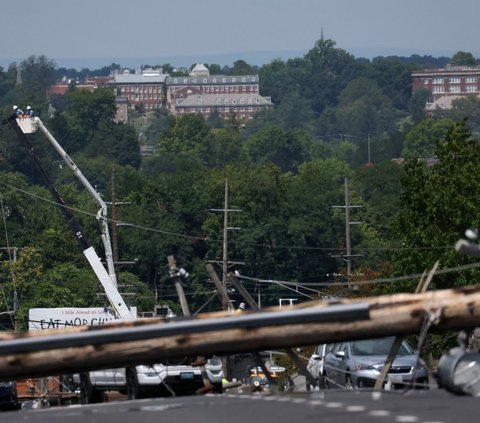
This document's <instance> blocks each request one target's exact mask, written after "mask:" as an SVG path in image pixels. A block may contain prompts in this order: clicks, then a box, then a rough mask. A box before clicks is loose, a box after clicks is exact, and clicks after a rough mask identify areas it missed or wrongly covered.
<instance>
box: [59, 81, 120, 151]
mask: <svg viewBox="0 0 480 423" xmlns="http://www.w3.org/2000/svg"><path fill="white" fill-rule="evenodd" d="M66 95H67V98H68V106H67V109H66V111H65V113H64V116H63V118H64V119H65V121H66V122H65V123H66V125H65V124H64V123H62V125H60V126H59V125H56V119H54V120H53V121H52V124H53V129H54V130H57V129H59V128H63V129H64V130H66V131H65V132H63V133H62V132H61V133H60V134H59V139H61V140H62V146H63V147H64V148H65V149H66V150H68V151H69V153H70V154H73V153H74V152H76V151H78V150H81V149H83V148H84V147H85V146H86V145H88V144H89V143H90V141H91V139H92V138H93V136H94V134H95V131H96V130H97V129H99V127H100V125H101V124H111V123H112V122H113V119H114V118H115V114H116V110H117V107H116V105H115V95H114V93H113V91H112V90H111V89H110V88H98V89H96V90H94V91H92V92H89V91H86V90H75V91H72V92H70V93H68V94H66Z"/></svg>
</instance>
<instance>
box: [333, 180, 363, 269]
mask: <svg viewBox="0 0 480 423" xmlns="http://www.w3.org/2000/svg"><path fill="white" fill-rule="evenodd" d="M344 192H345V205H344V206H332V207H333V208H342V209H345V249H346V251H345V252H346V254H342V255H340V257H342V258H343V259H344V260H345V262H346V263H347V278H348V277H350V276H351V275H352V257H353V255H352V242H351V237H350V226H351V225H357V224H359V223H360V222H352V221H351V220H350V209H351V208H357V207H362V206H360V205H351V204H350V187H349V185H348V178H347V177H345V180H344Z"/></svg>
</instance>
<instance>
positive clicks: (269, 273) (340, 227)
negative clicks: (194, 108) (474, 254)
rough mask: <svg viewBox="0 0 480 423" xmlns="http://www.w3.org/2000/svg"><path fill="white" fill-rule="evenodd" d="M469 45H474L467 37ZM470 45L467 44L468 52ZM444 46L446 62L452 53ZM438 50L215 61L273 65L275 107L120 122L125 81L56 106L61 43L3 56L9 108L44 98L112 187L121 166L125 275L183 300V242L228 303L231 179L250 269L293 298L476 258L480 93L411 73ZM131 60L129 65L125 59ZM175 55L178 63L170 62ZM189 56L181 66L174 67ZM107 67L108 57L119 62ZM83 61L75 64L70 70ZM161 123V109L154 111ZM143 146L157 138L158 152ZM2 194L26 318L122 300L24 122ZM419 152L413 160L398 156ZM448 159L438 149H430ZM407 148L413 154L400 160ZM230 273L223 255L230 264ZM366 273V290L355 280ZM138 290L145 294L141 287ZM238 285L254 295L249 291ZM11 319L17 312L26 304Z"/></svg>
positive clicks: (56, 127) (164, 296)
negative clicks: (179, 292)
mask: <svg viewBox="0 0 480 423" xmlns="http://www.w3.org/2000/svg"><path fill="white" fill-rule="evenodd" d="M459 53H462V52H459ZM467 59H468V60H470V59H471V57H470V55H468V54H466V55H465V54H463V53H462V54H457V55H456V56H454V57H452V58H451V61H454V62H455V61H458V60H461V61H464V60H467ZM442 60H443V59H442ZM425 63H427V64H428V65H430V64H432V63H433V64H435V63H439V61H437V60H434V58H430V59H429V58H428V57H427V58H423V61H422V60H420V58H419V57H412V58H411V60H408V58H395V57H382V58H376V59H374V60H372V61H370V60H367V59H362V58H355V57H354V56H353V55H351V54H350V53H348V52H346V51H345V50H343V49H340V48H338V47H336V44H335V42H334V41H332V40H323V39H321V40H319V41H317V42H316V43H315V45H314V47H313V48H312V49H311V50H310V51H308V52H307V53H306V54H305V55H304V56H303V57H301V58H295V59H289V60H287V61H282V60H280V59H278V60H274V61H272V62H271V63H268V64H265V65H263V66H262V67H260V68H255V67H253V66H250V65H248V64H247V63H245V62H244V61H241V60H239V61H237V62H235V64H234V66H233V67H232V68H225V67H224V68H221V67H220V66H218V65H208V67H209V68H210V70H211V71H212V70H213V71H214V72H223V73H229V72H230V73H231V74H233V73H234V72H242V73H251V72H252V73H258V74H259V75H260V88H261V94H262V95H268V96H271V97H272V100H273V102H274V104H275V107H274V108H273V110H270V111H266V112H263V113H261V114H259V115H258V116H256V117H255V119H254V120H253V121H252V122H249V123H247V124H246V125H242V124H241V123H240V122H237V121H236V120H235V119H233V118H232V119H229V120H227V121H224V120H222V119H220V117H219V116H215V114H214V115H213V116H211V117H210V118H209V119H207V120H204V119H203V118H202V117H201V116H197V115H186V116H182V117H179V118H175V117H173V116H171V115H169V114H168V113H166V112H165V111H158V112H155V113H153V114H151V115H148V116H140V115H139V112H137V113H133V117H132V121H131V122H130V123H129V124H118V123H115V122H114V116H115V98H114V95H113V93H112V91H111V90H110V89H108V88H99V89H97V90H95V91H94V92H92V93H90V92H86V91H81V90H76V89H74V87H72V90H71V91H70V92H68V93H67V94H66V95H65V96H62V97H57V98H54V99H52V101H51V102H48V103H47V100H46V99H45V89H46V87H48V86H49V85H51V84H52V83H53V82H55V80H56V79H57V78H58V77H59V75H60V72H61V73H63V74H65V73H66V72H65V70H64V69H57V68H56V66H55V64H54V62H52V61H50V60H49V59H47V58H46V57H44V56H40V57H34V56H33V57H30V58H28V59H26V60H25V61H24V62H22V63H21V64H20V65H19V67H20V69H21V75H22V84H20V85H18V84H17V85H16V84H15V82H17V72H16V69H15V68H13V67H10V68H9V69H8V70H3V69H0V93H1V95H0V106H1V107H2V109H1V115H2V116H1V118H2V119H4V118H6V117H7V116H8V115H9V114H10V113H11V105H12V104H30V105H31V106H32V107H34V108H35V110H36V111H37V114H38V115H39V116H40V117H41V118H42V120H43V121H44V123H45V124H46V126H47V127H48V128H49V130H51V132H52V133H53V134H54V135H55V137H56V138H57V140H58V141H59V142H60V143H61V144H62V146H63V147H64V148H65V150H66V151H67V152H68V153H69V154H70V155H71V156H72V157H73V158H74V160H75V162H76V163H77V164H78V165H79V167H80V169H82V172H83V173H84V174H85V175H86V177H87V178H88V179H89V181H90V182H91V183H92V185H94V186H95V187H96V188H97V190H98V191H99V192H100V193H101V195H102V196H103V198H104V199H105V200H106V201H111V200H112V172H113V171H114V170H115V197H116V201H118V202H122V203H125V205H122V206H121V207H120V206H119V207H118V208H117V220H118V222H112V224H115V223H118V225H117V226H116V231H117V233H118V241H119V251H120V259H121V261H125V262H130V263H135V264H129V265H124V266H122V267H120V269H119V281H120V285H119V286H120V289H121V290H123V292H125V293H126V301H127V303H128V304H129V305H135V306H137V307H138V309H139V310H140V311H148V310H152V309H153V306H154V304H155V303H169V304H171V306H172V307H173V308H174V309H175V308H176V309H177V310H179V309H178V306H177V304H176V303H177V301H176V298H175V289H174V285H173V283H172V281H171V280H170V279H169V277H168V272H167V257H168V256H169V255H174V256H175V257H176V259H177V262H178V263H179V264H180V265H181V266H182V267H184V268H186V269H187V270H188V272H189V274H190V278H189V280H188V286H186V288H185V290H186V292H187V296H188V299H189V302H190V304H191V308H192V310H193V311H195V310H218V309H219V308H220V307H221V304H220V302H219V301H218V300H217V299H216V298H215V292H214V285H213V283H212V282H211V281H210V280H209V276H208V273H207V271H206V263H208V262H212V261H213V262H216V261H221V259H222V252H223V224H224V222H223V214H222V213H219V212H218V211H213V210H212V209H217V210H218V209H222V208H223V207H224V201H225V187H224V185H225V180H227V181H228V189H229V208H232V209H239V210H241V211H239V212H235V213H230V214H229V226H232V227H237V228H240V229H238V230H232V231H230V232H229V233H228V240H229V243H228V257H229V260H230V261H232V262H233V261H235V262H242V263H244V264H241V265H240V264H239V265H236V266H235V267H231V268H229V270H232V271H233V270H238V271H239V272H240V275H243V283H244V285H245V287H246V288H247V289H248V290H249V292H250V293H251V294H252V295H256V296H258V298H260V299H261V303H262V305H275V304H278V299H279V298H281V297H283V298H285V297H287V298H295V299H296V300H297V301H298V302H301V301H304V300H309V299H311V298H320V297H324V298H325V297H332V296H345V295H347V296H360V295H378V294H382V293H393V292H403V291H404V292H413V290H414V287H415V284H416V283H417V280H416V279H415V278H412V279H410V280H407V281H403V279H401V280H397V279H396V277H398V276H400V275H402V276H404V275H414V274H418V273H421V272H423V271H424V270H425V269H429V268H430V267H431V266H432V265H433V263H434V262H435V261H436V260H438V259H439V260H440V262H441V266H443V267H444V268H455V267H457V266H459V265H461V264H465V263H468V262H469V261H470V259H469V258H466V257H461V256H459V255H458V254H457V253H456V252H455V251H454V249H453V244H454V242H455V241H456V239H458V238H459V237H461V236H463V232H464V231H465V229H467V228H468V227H470V226H475V225H477V224H478V220H479V217H480V216H479V213H478V211H477V210H478V204H477V203H478V199H477V198H478V196H477V195H476V193H477V192H478V186H479V184H480V178H479V177H478V176H476V175H477V174H476V172H475V168H476V167H477V166H478V164H479V158H480V155H479V154H480V149H479V144H478V139H477V134H478V131H479V127H478V119H475V116H477V113H478V111H479V110H480V109H479V100H478V99H477V97H475V96H469V97H466V98H465V99H462V100H458V101H457V102H455V103H454V107H453V109H452V110H449V111H437V112H435V113H434V114H433V115H432V116H426V115H425V112H424V110H425V102H426V101H427V100H428V96H427V95H426V94H427V93H423V92H420V93H416V94H413V95H412V93H411V76H410V75H411V72H412V70H414V69H418V68H419V67H421V66H425ZM113 66H117V65H115V64H113V65H112V67H113ZM164 67H165V68H166V69H168V68H169V65H164ZM172 69H173V68H172ZM105 71H106V70H105V69H104V70H102V72H105ZM70 73H71V74H70V76H71V77H75V75H74V73H73V72H72V71H71V70H70ZM145 122H147V124H145ZM30 139H31V141H32V143H33V144H34V146H35V152H36V154H37V155H38V156H39V157H40V158H41V160H42V163H43V164H44V167H45V168H46V170H47V172H48V173H49V174H50V175H51V177H52V178H53V179H54V180H55V182H56V184H57V185H58V187H59V190H60V191H61V193H62V195H63V197H64V198H65V199H66V202H67V204H69V205H70V206H71V207H72V210H73V212H74V214H75V216H76V218H77V219H78V220H79V221H80V222H81V224H82V226H83V227H84V228H85V231H86V233H87V234H88V235H89V237H90V238H91V240H92V241H93V243H94V245H95V247H96V249H97V251H98V252H99V253H103V252H102V250H101V240H100V232H99V228H98V222H97V221H96V218H95V214H96V210H95V205H94V204H93V203H92V201H91V199H90V197H89V196H88V194H87V193H85V192H84V190H82V188H81V187H80V186H79V185H78V184H77V183H76V181H75V178H74V177H73V175H72V174H71V171H70V170H69V169H67V168H65V167H64V166H62V163H61V162H60V161H59V157H57V156H56V155H55V152H54V151H51V150H52V149H51V148H49V145H48V143H47V142H46V140H45V139H44V137H43V135H42V134H34V135H31V136H30ZM141 144H149V145H153V146H155V147H156V153H155V154H154V155H153V156H141V155H140V146H141ZM0 152H1V158H2V160H1V161H0V170H1V173H0V194H1V197H0V205H1V208H2V216H3V228H4V230H3V234H2V235H0V239H2V241H1V242H0V243H1V244H2V245H4V246H5V247H18V251H19V254H18V257H17V260H16V261H12V260H11V256H10V257H8V254H7V253H8V252H11V249H10V248H5V249H3V250H1V251H3V252H4V253H3V267H2V270H1V272H2V276H1V279H0V286H1V288H2V296H3V298H4V300H3V303H2V304H0V311H1V312H8V311H10V310H12V309H13V292H14V291H16V293H17V296H18V304H19V307H20V308H19V311H17V313H16V314H15V317H14V324H15V327H16V328H17V329H19V330H20V329H22V328H25V327H26V316H27V313H28V309H29V308H31V307H61V306H85V307H86V306H99V305H105V304H106V298H105V297H104V296H103V295H102V294H101V289H100V286H99V284H98V282H97V281H96V279H95V276H94V274H93V273H92V272H91V270H90V269H89V268H88V266H87V264H86V261H85V259H84V257H83V255H82V254H81V249H80V248H78V246H76V245H75V239H74V237H73V236H72V235H71V234H70V232H69V229H68V227H67V225H66V223H65V222H64V221H63V219H62V217H61V214H60V212H59V210H58V207H57V206H56V205H55V204H52V200H51V198H50V196H49V193H48V190H47V189H46V188H45V182H44V181H43V180H42V175H41V174H39V173H38V171H37V170H36V169H35V168H34V166H33V165H32V163H31V160H30V158H29V152H28V151H27V150H26V149H25V148H23V147H22V146H21V145H20V144H19V141H18V140H17V139H16V137H15V133H14V132H13V131H12V130H11V129H10V128H9V127H8V125H4V126H2V127H1V128H0ZM398 158H401V159H402V161H399V160H396V161H393V160H392V159H398ZM427 158H428V159H434V161H433V162H434V163H435V164H434V165H433V166H432V165H431V163H432V161H429V160H425V159H427ZM399 163H400V164H399ZM345 177H347V178H348V179H349V183H350V197H351V198H350V204H358V205H362V207H361V208H358V209H353V210H352V211H351V214H352V220H355V221H358V222H360V224H358V225H352V227H351V242H352V254H354V255H355V257H354V258H352V264H353V274H352V275H347V273H346V262H345V260H346V257H345V251H346V244H345V214H344V210H343V209H341V208H334V207H333V206H341V205H344V202H345V193H344V181H345ZM216 269H217V271H218V273H219V274H220V273H221V269H220V268H219V267H216ZM477 273H478V272H477V271H476V270H475V269H473V270H465V271H462V272H450V273H446V274H444V275H442V276H441V277H438V278H434V281H433V286H434V287H442V288H448V287H454V286H459V285H463V284H471V283H475V279H474V278H475V277H476V275H477ZM352 280H354V281H368V280H373V281H386V282H384V283H371V284H361V285H359V286H360V289H359V290H356V291H352V290H348V289H347V288H346V287H347V286H348V284H347V282H351V281H352ZM127 294H128V295H127ZM231 294H232V298H233V299H234V300H236V301H240V298H239V297H238V294H237V293H235V292H233V291H232V292H231ZM0 316H1V317H2V320H1V322H3V324H4V325H5V326H6V327H11V326H12V322H11V321H10V322H9V316H10V314H2V315H0Z"/></svg>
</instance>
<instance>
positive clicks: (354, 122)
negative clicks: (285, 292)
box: [336, 77, 397, 136]
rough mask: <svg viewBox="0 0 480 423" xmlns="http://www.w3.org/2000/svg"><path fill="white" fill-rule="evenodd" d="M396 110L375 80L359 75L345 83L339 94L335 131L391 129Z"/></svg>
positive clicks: (370, 132)
mask: <svg viewBox="0 0 480 423" xmlns="http://www.w3.org/2000/svg"><path fill="white" fill-rule="evenodd" d="M396 117H397V115H396V111H395V109H394V108H393V105H392V103H391V101H390V99H389V98H388V97H387V96H386V95H385V94H383V92H382V90H381V88H380V87H379V86H378V84H377V83H376V82H375V81H372V80H371V79H367V78H364V77H360V78H357V79H354V80H352V81H350V82H349V83H348V85H347V86H346V87H345V89H344V90H342V92H341V93H340V95H339V97H338V106H337V108H336V119H337V122H338V127H337V129H338V132H343V133H349V134H353V135H356V136H365V135H367V134H372V135H373V134H377V133H382V132H385V131H389V130H393V129H394V122H395V119H396Z"/></svg>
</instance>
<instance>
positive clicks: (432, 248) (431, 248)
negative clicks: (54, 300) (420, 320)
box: [0, 182, 453, 254]
mask: <svg viewBox="0 0 480 423" xmlns="http://www.w3.org/2000/svg"><path fill="white" fill-rule="evenodd" d="M0 185H3V186H6V187H8V188H10V189H12V190H15V191H18V192H21V193H23V194H25V195H28V196H30V197H33V198H36V199H38V200H40V201H44V202H46V203H50V204H53V205H55V206H57V207H64V208H67V209H69V210H71V211H75V212H77V213H81V214H83V215H86V216H90V217H94V218H95V219H96V213H92V212H89V211H86V210H82V209H78V208H76V207H72V206H67V205H62V204H58V203H56V202H55V201H52V200H50V199H47V198H44V197H41V196H39V195H37V194H34V193H31V192H28V191H26V190H23V189H21V188H18V187H14V186H12V185H10V184H6V183H4V182H0ZM106 220H107V221H108V222H114V223H116V224H118V225H122V226H129V227H132V228H134V229H139V230H143V231H147V232H152V233H159V234H162V235H167V236H172V237H177V238H183V239H188V240H197V241H204V242H210V243H214V244H222V243H223V240H221V239H214V238H210V237H200V236H194V235H186V234H182V233H178V232H171V231H166V230H164V229H156V228H151V227H148V226H143V225H139V224H135V223H129V222H124V221H120V220H113V219H108V218H107V219H106ZM228 244H229V245H237V246H240V247H241V246H246V247H258V248H268V249H270V250H272V249H290V250H302V251H322V252H325V253H326V254H328V253H330V252H339V251H341V249H340V248H338V247H321V246H320V247H309V246H299V245H282V244H276V245H269V244H260V243H252V242H243V241H228ZM452 249H453V246H429V247H384V248H381V247H372V248H361V249H360V248H357V249H356V250H355V252H369V251H371V252H381V251H384V252H388V251H435V250H452Z"/></svg>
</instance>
